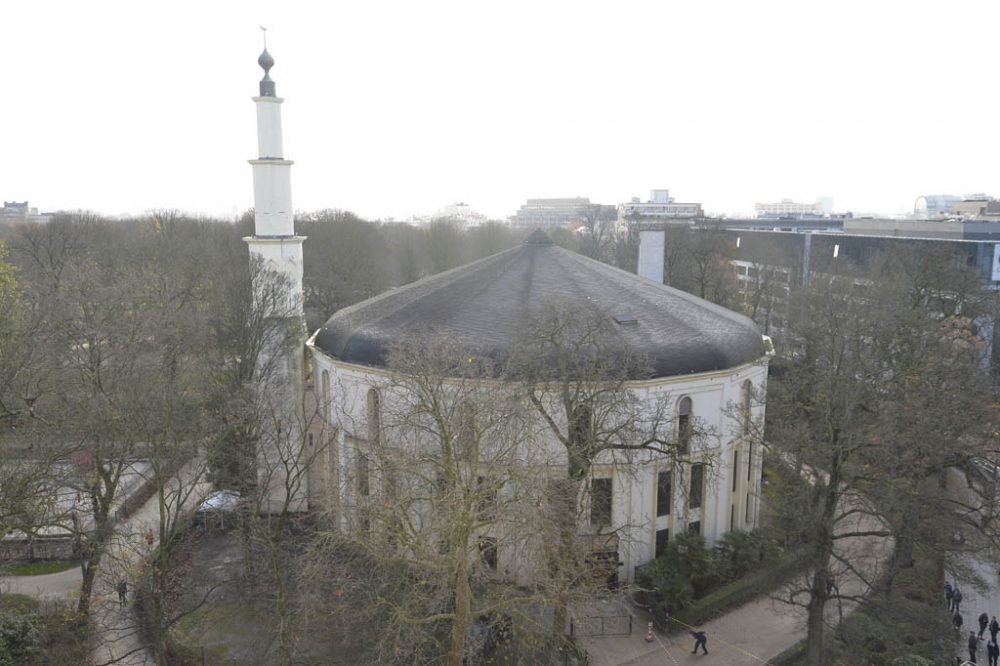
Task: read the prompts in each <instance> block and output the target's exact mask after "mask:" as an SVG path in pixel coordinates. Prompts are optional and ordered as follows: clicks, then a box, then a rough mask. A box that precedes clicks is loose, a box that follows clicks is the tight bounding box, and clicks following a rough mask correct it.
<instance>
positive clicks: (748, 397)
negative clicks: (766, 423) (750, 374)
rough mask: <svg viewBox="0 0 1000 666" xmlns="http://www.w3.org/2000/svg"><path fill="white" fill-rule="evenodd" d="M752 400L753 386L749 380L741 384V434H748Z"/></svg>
mask: <svg viewBox="0 0 1000 666" xmlns="http://www.w3.org/2000/svg"><path fill="white" fill-rule="evenodd" d="M752 400H753V384H751V383H750V380H749V379H748V380H746V381H745V382H743V404H742V405H741V406H740V412H741V415H742V417H743V434H744V435H749V434H750V426H751V423H750V404H751V401H752Z"/></svg>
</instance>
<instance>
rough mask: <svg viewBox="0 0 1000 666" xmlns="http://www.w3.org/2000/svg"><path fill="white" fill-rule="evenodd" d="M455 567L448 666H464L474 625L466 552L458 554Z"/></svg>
mask: <svg viewBox="0 0 1000 666" xmlns="http://www.w3.org/2000/svg"><path fill="white" fill-rule="evenodd" d="M456 556H457V557H456V560H457V561H456V566H455V578H454V583H455V617H454V619H453V620H452V622H451V649H450V650H449V652H448V666H462V664H463V663H464V660H465V642H466V637H467V636H468V635H469V625H470V624H472V588H471V587H469V572H468V562H467V560H466V556H465V551H464V550H463V551H461V552H459V553H457V554H456Z"/></svg>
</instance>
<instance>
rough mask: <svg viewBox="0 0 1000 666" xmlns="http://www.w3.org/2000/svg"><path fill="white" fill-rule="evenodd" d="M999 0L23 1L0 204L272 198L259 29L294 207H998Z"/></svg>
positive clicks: (16, 13) (86, 205)
mask: <svg viewBox="0 0 1000 666" xmlns="http://www.w3.org/2000/svg"><path fill="white" fill-rule="evenodd" d="M998 19H1000V2H996V0H993V1H992V2H987V1H977V2H960V1H955V2H950V3H945V2H943V1H940V0H938V1H935V2H914V1H909V2H902V1H886V0H878V1H876V0H866V1H864V2H855V1H853V0H837V1H836V2H818V1H803V0H795V1H789V2H768V1H766V0H763V1H758V2H747V1H746V0H732V1H725V2H714V1H711V0H697V1H691V2H675V1H668V0H660V1H659V2H652V1H651V2H625V1H619V2H606V1H602V2H581V1H580V0H577V1H575V2H547V1H545V0H535V1H534V2H517V1H510V0H508V1H506V2H491V3H485V2H476V1H473V0H465V1H464V2H453V3H446V2H435V1H432V0H424V1H421V2H414V1H411V0H408V1H402V0H401V1H399V2H377V1H366V2H314V3H313V2H309V3H306V2H279V1H278V0H273V1H272V2H250V1H247V0H241V1H239V2H236V1H232V2H230V1H221V0H212V1H210V2H209V1H205V0H202V1H199V2H188V1H186V0H171V1H170V2H157V3H150V2H135V1H134V0H131V1H129V2H101V1H97V0H94V1H92V2H79V1H78V0H75V1H73V2H5V3H4V6H3V11H2V26H0V28H2V33H0V56H2V60H0V77H2V80H3V81H4V83H3V90H4V93H3V98H2V103H0V104H2V105H0V127H2V133H0V139H2V144H0V145H2V159H0V196H2V197H3V199H6V200H14V199H16V200H19V201H20V200H24V199H28V200H30V202H31V205H33V206H38V207H39V208H40V209H42V210H54V209H62V208H65V209H70V208H83V209H90V210H94V211H98V212H101V213H107V214H119V213H139V212H142V211H145V210H149V209H156V208H177V209H181V210H184V211H187V212H192V213H207V214H213V215H220V214H221V215H227V216H228V215H232V214H233V213H234V212H235V211H242V210H244V209H246V208H248V207H250V206H252V205H253V194H252V181H251V169H250V166H249V165H247V163H246V160H247V159H250V158H253V157H255V156H256V155H255V154H254V153H255V152H256V137H255V131H256V129H255V115H254V107H253V103H252V102H251V100H250V97H251V96H253V95H254V94H256V90H257V81H258V80H259V79H260V77H261V74H262V73H261V70H260V69H259V68H258V67H257V64H256V59H257V55H258V54H259V53H260V50H261V32H260V29H259V28H258V25H259V24H263V25H265V26H266V27H268V28H269V30H268V33H267V34H268V48H269V50H270V52H271V54H272V55H273V56H274V58H275V61H276V63H277V64H276V65H275V67H274V69H273V70H272V71H271V76H272V78H273V79H274V80H275V81H276V82H277V89H278V95H279V96H281V97H284V98H285V104H284V106H283V113H284V132H285V157H287V158H289V159H293V160H295V166H294V167H293V168H292V169H293V171H292V188H293V200H294V202H295V207H296V209H298V210H315V209H319V208H344V209H349V210H352V211H354V212H356V213H358V214H360V215H362V216H364V217H369V218H377V217H382V218H385V217H396V218H405V217H407V216H409V215H411V214H423V213H431V212H433V211H435V210H437V209H440V208H441V207H442V206H444V205H446V204H449V203H454V202H456V201H464V202H467V203H468V204H470V205H471V206H473V208H475V209H477V210H479V211H482V212H484V213H486V214H488V215H490V216H493V217H506V216H508V215H510V214H512V213H513V212H514V211H515V210H516V209H517V207H518V206H519V205H520V204H521V203H523V202H524V200H525V199H526V198H529V197H567V196H586V197H590V199H591V200H592V201H596V202H601V203H618V202H620V201H627V200H628V198H629V197H632V196H641V197H642V198H643V199H645V198H646V197H647V195H648V190H650V189H651V188H669V189H670V190H671V194H672V195H673V196H675V197H676V198H677V199H678V200H679V201H697V202H701V203H702V204H703V205H704V206H705V207H706V209H707V210H709V211H713V212H719V213H733V212H739V211H750V210H752V207H753V203H754V202H755V201H771V200H778V199H780V198H783V197H789V198H794V199H796V200H802V201H810V202H811V201H814V200H815V199H816V198H817V197H819V196H832V197H834V207H835V209H836V210H854V211H877V212H883V213H897V212H903V211H908V210H910V209H912V207H913V201H914V199H915V198H916V197H917V196H918V195H921V194H931V193H950V194H958V195H962V194H967V193H973V192H986V193H989V194H1000V187H997V166H996V165H997V155H998V154H1000V150H998V148H1000V146H998V143H1000V139H998V132H997V128H998V125H1000V86H998V85H997V70H998V67H1000V52H998V49H997V46H996V44H997V43H998V41H997V30H998V25H1000V21H998Z"/></svg>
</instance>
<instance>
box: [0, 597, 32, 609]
mask: <svg viewBox="0 0 1000 666" xmlns="http://www.w3.org/2000/svg"><path fill="white" fill-rule="evenodd" d="M38 606H39V603H38V600H37V599H35V598H33V597H29V596H28V595H26V594H3V595H0V611H15V612H18V613H23V612H26V611H33V610H36V609H37V608H38Z"/></svg>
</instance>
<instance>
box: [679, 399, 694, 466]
mask: <svg viewBox="0 0 1000 666" xmlns="http://www.w3.org/2000/svg"><path fill="white" fill-rule="evenodd" d="M690 446H691V398H686V397H685V398H681V401H680V402H679V403H678V404H677V450H678V451H679V452H680V453H687V452H688V450H689V449H690Z"/></svg>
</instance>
